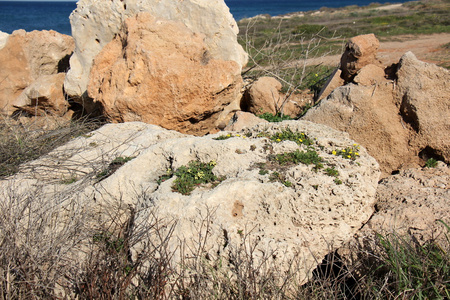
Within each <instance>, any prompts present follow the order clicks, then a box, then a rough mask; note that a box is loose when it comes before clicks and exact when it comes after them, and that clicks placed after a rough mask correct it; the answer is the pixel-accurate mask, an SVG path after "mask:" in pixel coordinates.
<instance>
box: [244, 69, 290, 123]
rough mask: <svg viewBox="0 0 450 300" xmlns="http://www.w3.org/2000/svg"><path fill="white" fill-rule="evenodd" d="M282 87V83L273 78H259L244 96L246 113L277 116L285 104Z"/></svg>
mask: <svg viewBox="0 0 450 300" xmlns="http://www.w3.org/2000/svg"><path fill="white" fill-rule="evenodd" d="M281 87H282V85H281V83H280V82H279V81H278V80H277V79H275V78H273V77H260V78H258V80H256V81H255V82H254V83H253V84H252V85H251V87H250V88H249V89H248V91H247V92H246V94H245V96H244V101H245V103H244V105H243V106H244V107H245V111H249V112H251V113H254V114H255V115H260V114H263V113H271V114H276V113H277V112H278V111H279V109H280V107H281V105H282V102H283V98H282V95H281V94H280V90H281Z"/></svg>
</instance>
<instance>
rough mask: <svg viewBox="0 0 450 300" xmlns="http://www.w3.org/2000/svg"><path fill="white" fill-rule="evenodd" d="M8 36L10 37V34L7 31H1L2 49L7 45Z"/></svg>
mask: <svg viewBox="0 0 450 300" xmlns="http://www.w3.org/2000/svg"><path fill="white" fill-rule="evenodd" d="M8 37H9V34H7V33H6V32H3V31H0V50H1V49H2V48H3V47H5V45H6V41H7V40H8Z"/></svg>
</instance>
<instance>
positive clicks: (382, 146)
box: [303, 53, 450, 176]
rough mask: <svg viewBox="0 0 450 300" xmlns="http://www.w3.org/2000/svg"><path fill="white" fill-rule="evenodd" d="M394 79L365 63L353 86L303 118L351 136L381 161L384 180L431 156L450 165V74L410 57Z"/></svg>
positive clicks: (342, 89)
mask: <svg viewBox="0 0 450 300" xmlns="http://www.w3.org/2000/svg"><path fill="white" fill-rule="evenodd" d="M395 76H396V81H393V80H388V79H386V78H385V74H384V71H383V69H382V68H380V67H379V66H377V65H373V64H367V65H366V66H364V67H362V68H361V69H360V70H359V71H358V72H357V73H356V74H355V77H354V78H353V82H354V83H349V84H347V85H345V86H342V87H339V88H337V89H335V90H334V91H333V92H332V93H331V95H330V96H329V97H328V98H326V99H323V100H322V101H321V103H320V104H319V105H318V106H316V107H314V108H313V109H311V110H309V111H308V113H307V114H306V115H305V116H304V117H303V119H304V120H309V121H312V122H317V123H321V124H326V125H328V126H331V127H333V128H335V129H337V130H342V131H345V132H348V133H349V134H350V136H351V137H352V138H353V139H354V140H356V141H357V142H358V143H361V144H362V145H364V146H365V147H366V148H367V149H368V151H369V153H370V154H371V155H372V156H373V157H375V158H376V159H377V161H378V162H379V163H380V166H381V169H382V171H383V173H384V176H387V175H389V174H390V173H391V172H392V171H395V170H399V169H404V168H415V167H418V166H421V165H423V164H424V160H426V159H428V158H430V157H433V158H435V159H439V160H443V161H445V162H449V153H450V152H449V149H450V144H449V143H450V142H449V141H450V127H449V126H450V125H449V124H448V122H446V121H445V120H447V119H449V117H450V106H449V103H450V98H449V96H448V95H449V94H450V90H449V87H448V84H447V82H449V80H450V73H449V71H448V70H445V69H443V68H440V67H437V66H435V65H431V64H426V63H423V62H420V61H418V60H417V59H416V58H415V56H414V55H413V54H412V53H406V54H405V55H404V56H403V57H402V59H401V60H400V63H399V65H398V66H397V71H396V75H395Z"/></svg>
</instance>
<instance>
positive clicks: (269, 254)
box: [0, 121, 379, 284]
mask: <svg viewBox="0 0 450 300" xmlns="http://www.w3.org/2000/svg"><path fill="white" fill-rule="evenodd" d="M288 127H289V128H290V129H291V130H292V131H293V132H297V131H299V132H304V133H305V134H306V135H307V136H308V137H309V138H311V139H312V141H313V144H312V145H310V146H306V145H298V144H297V143H295V142H293V141H280V142H276V141H271V140H269V139H268V138H267V137H261V135H260V134H261V133H265V134H268V135H271V134H275V133H278V132H280V131H281V130H286V128H288ZM244 133H245V134H244ZM223 134H224V133H223V132H221V133H217V134H214V135H206V136H203V137H193V136H187V135H183V134H180V133H178V132H174V131H168V130H164V129H162V128H159V127H157V126H154V125H148V124H144V123H139V122H129V123H122V124H108V125H106V126H104V127H102V128H101V129H99V130H97V131H94V132H92V133H91V134H89V135H87V136H81V137H78V138H76V139H74V140H72V141H71V142H69V143H68V144H67V145H64V146H63V147H60V148H58V149H56V150H55V151H53V152H52V153H50V154H49V155H47V156H45V157H42V158H41V159H39V160H37V161H34V162H30V163H29V164H27V165H25V166H23V168H22V172H21V173H20V174H17V175H15V176H14V177H12V178H9V180H7V181H0V191H7V190H8V189H7V188H6V187H12V186H18V188H15V189H14V191H15V193H20V192H23V193H32V192H33V189H34V188H36V189H39V187H40V188H41V189H42V190H44V191H46V193H45V194H43V196H45V197H48V199H49V201H50V203H53V202H51V201H56V200H52V199H57V200H58V201H59V202H58V205H55V206H54V209H55V214H57V213H58V211H56V210H57V209H59V210H61V211H70V209H69V208H71V207H73V205H74V203H76V205H77V207H79V205H81V204H86V205H89V206H88V207H89V209H85V212H86V215H85V217H87V216H88V215H89V216H90V215H91V214H92V215H94V217H93V218H92V220H90V221H87V222H93V223H94V224H95V225H96V226H97V225H98V220H99V218H101V216H104V217H106V216H108V215H109V214H111V215H116V213H117V212H118V211H119V209H118V207H120V206H121V207H123V206H127V205H130V206H131V207H135V208H136V211H138V213H137V214H136V220H135V222H136V224H145V222H146V221H148V220H149V219H150V218H154V217H156V218H158V219H159V220H161V221H163V222H164V221H170V220H174V221H176V223H175V227H173V233H172V239H170V241H168V245H167V248H166V249H167V251H169V252H170V253H173V256H171V257H172V261H171V265H172V266H173V267H174V268H177V267H179V263H180V262H181V259H182V258H184V259H185V260H186V259H189V257H191V256H192V255H194V253H192V252H190V251H191V250H192V249H194V248H195V249H196V245H198V244H197V243H198V242H199V240H198V238H199V236H201V237H207V238H205V239H202V241H201V243H202V251H203V252H202V253H201V257H205V256H206V255H207V256H208V257H209V259H210V261H211V262H215V261H216V260H217V261H219V260H221V261H222V267H223V268H227V266H228V265H229V264H230V263H231V262H230V253H233V251H235V250H236V249H238V248H239V247H240V246H242V245H243V244H245V245H246V247H247V246H248V247H254V251H252V253H253V255H254V256H252V259H253V260H252V262H253V263H254V264H255V265H258V264H259V263H267V266H274V265H276V266H277V267H278V268H279V270H280V271H281V272H283V271H286V270H287V269H289V267H290V264H291V263H292V261H291V260H290V259H292V258H293V257H296V258H297V259H299V261H298V262H297V263H298V265H295V268H293V269H292V270H294V269H295V270H296V272H298V273H297V276H298V280H299V284H301V283H302V282H303V281H305V280H306V278H307V277H308V276H309V275H310V273H311V271H312V270H313V269H314V267H315V266H316V265H317V262H318V261H320V258H322V257H323V256H324V255H326V254H327V253H328V252H329V251H332V250H333V249H335V248H337V247H339V246H341V245H342V244H343V243H345V242H347V241H349V240H350V239H351V238H352V237H353V235H354V234H355V233H356V232H357V230H358V229H359V228H360V227H361V226H362V224H364V223H365V222H366V221H367V220H368V219H369V218H370V216H371V215H372V213H373V204H374V200H375V193H376V187H377V182H378V178H379V170H378V164H377V162H376V161H375V160H374V159H373V158H372V157H370V156H368V154H367V152H366V151H365V149H364V148H361V149H360V151H359V157H358V158H356V160H355V161H353V160H350V159H346V158H344V157H342V156H338V155H333V154H332V151H333V150H339V149H344V148H346V147H352V145H353V143H354V141H352V140H350V139H349V138H348V135H347V134H346V133H343V132H338V131H336V130H333V129H331V128H329V127H326V126H323V125H319V124H314V123H310V122H305V121H288V122H282V123H276V124H275V123H271V124H260V125H257V126H255V127H253V128H251V129H248V130H246V131H245V132H241V134H240V135H239V136H238V135H237V134H233V136H234V137H231V138H228V139H225V140H216V139H215V138H218V137H220V136H221V135H223ZM225 134H226V133H225ZM311 147H313V148H314V149H315V151H317V154H318V155H319V156H320V157H322V158H323V159H324V160H325V161H326V164H327V165H330V166H334V168H335V169H336V170H337V171H338V172H339V175H338V177H339V179H340V180H341V181H342V184H339V183H337V182H336V180H335V177H334V176H329V175H327V174H326V173H325V172H324V171H322V170H319V171H314V170H313V167H312V166H311V165H306V164H303V163H299V164H292V165H286V166H284V168H282V170H278V171H279V172H280V173H281V174H283V175H284V176H285V178H284V180H286V181H289V182H290V184H289V185H288V184H283V183H282V182H280V181H276V180H275V181H273V180H271V177H270V174H262V173H261V172H260V167H258V166H259V165H261V164H264V163H267V164H268V163H269V159H270V157H271V155H272V154H281V153H285V152H290V151H296V150H299V151H306V150H307V149H309V148H311ZM118 156H121V157H135V158H134V159H132V160H131V161H129V162H128V163H126V164H125V165H123V166H122V167H120V168H119V169H118V170H116V171H115V172H114V173H113V174H112V175H110V176H109V177H107V178H104V179H103V180H101V181H100V180H99V179H98V176H96V174H98V173H99V172H101V171H102V170H104V169H105V167H106V166H108V164H109V162H111V161H112V160H113V159H114V158H116V157H118ZM192 160H199V161H202V162H205V163H209V162H213V164H214V165H215V167H214V169H213V172H214V174H215V175H216V176H219V177H220V176H224V177H225V178H226V179H224V180H223V181H222V182H221V183H220V184H218V185H217V186H200V187H197V188H196V189H195V190H194V191H193V192H192V193H191V194H190V195H182V194H180V193H178V192H175V191H173V189H172V185H173V183H174V180H175V179H176V178H175V177H172V178H169V179H167V180H165V181H164V182H160V183H158V179H159V178H160V176H161V175H164V174H167V170H168V169H171V170H176V169H178V168H180V167H181V166H183V165H187V164H188V163H189V162H190V161H192ZM268 171H270V172H272V171H271V170H270V169H269V170H268ZM69 176H71V177H69ZM64 178H76V180H75V181H74V182H72V183H71V184H63V183H62V182H61V181H62V180H63V179H64ZM74 191H77V192H76V193H74ZM1 199H4V198H1ZM92 199H95V201H93V200H92ZM59 220H60V219H59ZM114 221H115V222H117V220H116V219H114ZM205 222H207V223H205ZM83 224H84V225H86V224H87V223H86V222H85V223H83ZM52 225H53V224H52ZM160 225H161V228H162V229H161V231H160V232H159V233H160V234H162V235H163V236H164V234H165V233H166V231H165V230H170V228H171V227H170V226H168V227H163V225H164V224H160ZM204 225H205V226H204ZM53 226H54V225H53ZM243 236H246V239H245V243H244V240H243ZM140 242H141V244H137V245H134V246H133V249H132V251H135V250H138V249H139V247H143V246H144V245H145V243H147V242H149V241H148V240H146V239H145V238H142V239H141V241H140ZM180 243H181V244H180ZM181 245H182V246H183V247H180V246H181ZM71 251H76V249H71ZM183 251H184V252H183ZM192 251H193V250H192ZM197 255H198V254H197ZM199 257H200V256H197V258H199ZM185 262H186V261H185ZM225 271H226V269H224V272H225Z"/></svg>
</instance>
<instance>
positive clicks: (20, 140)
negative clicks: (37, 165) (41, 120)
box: [0, 119, 103, 179]
mask: <svg viewBox="0 0 450 300" xmlns="http://www.w3.org/2000/svg"><path fill="white" fill-rule="evenodd" d="M102 124H103V123H101V122H99V121H98V120H88V119H84V120H78V121H64V122H61V123H56V122H55V124H53V126H51V127H52V128H51V129H43V126H40V125H39V124H35V123H32V122H30V123H21V122H19V121H16V120H14V119H3V120H1V121H0V179H2V178H5V177H7V176H10V175H13V174H15V173H17V172H18V171H19V167H20V165H21V164H23V163H26V162H28V161H31V160H34V159H36V158H38V157H41V156H42V155H44V154H47V153H48V152H50V151H51V150H53V149H55V148H56V147H59V146H61V145H63V144H65V143H66V142H68V141H69V140H70V139H72V138H75V137H78V136H82V135H83V134H86V133H88V132H90V131H92V130H95V129H97V128H99V127H100V126H101V125H102Z"/></svg>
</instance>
